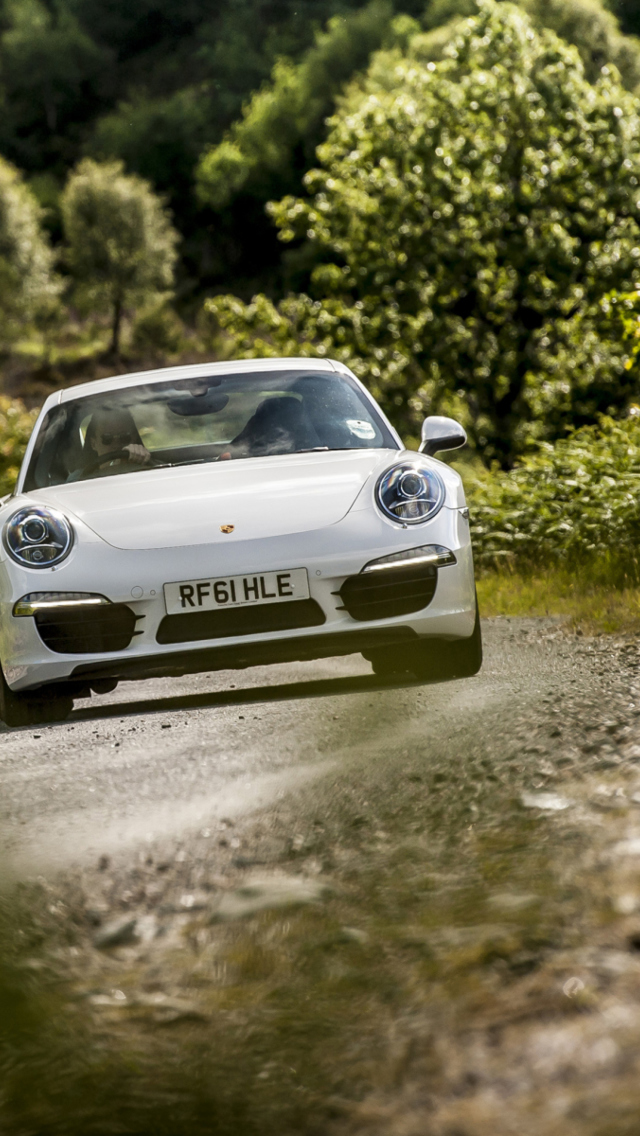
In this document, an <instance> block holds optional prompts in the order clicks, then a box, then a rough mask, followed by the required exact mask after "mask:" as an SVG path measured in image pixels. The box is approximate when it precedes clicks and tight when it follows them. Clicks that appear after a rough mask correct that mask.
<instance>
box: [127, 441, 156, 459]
mask: <svg viewBox="0 0 640 1136" xmlns="http://www.w3.org/2000/svg"><path fill="white" fill-rule="evenodd" d="M124 448H125V450H126V451H127V453H128V454H130V455H131V460H132V461H136V462H149V461H151V454H150V453H149V451H148V449H147V447H146V446H139V445H138V444H137V443H136V442H132V443H131V444H130V445H129V446H125V447H124Z"/></svg>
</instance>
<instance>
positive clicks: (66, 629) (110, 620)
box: [34, 604, 142, 655]
mask: <svg viewBox="0 0 640 1136" xmlns="http://www.w3.org/2000/svg"><path fill="white" fill-rule="evenodd" d="M141 618H142V617H141V616H137V615H136V614H135V612H133V611H132V610H131V608H130V607H127V605H126V604H105V605H104V607H85V606H80V607H68V608H58V610H57V611H56V609H55V608H54V609H52V610H50V611H39V612H37V613H36V615H35V616H34V619H35V622H36V627H37V628H38V633H39V635H40V638H41V639H42V642H43V643H44V644H45V646H46V647H48V648H49V650H50V651H56V652H58V653H59V654H61V655H93V654H98V653H100V652H101V651H124V649H125V648H126V647H128V646H129V644H130V643H131V640H132V639H133V636H134V635H135V633H136V621H137V620H138V619H141Z"/></svg>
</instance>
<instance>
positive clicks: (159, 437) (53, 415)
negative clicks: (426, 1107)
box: [24, 370, 398, 492]
mask: <svg viewBox="0 0 640 1136" xmlns="http://www.w3.org/2000/svg"><path fill="white" fill-rule="evenodd" d="M371 448H386V449H397V448H398V444H397V442H396V441H395V439H394V438H393V435H392V434H391V432H390V431H389V428H388V427H387V426H386V424H385V422H384V420H383V419H382V417H381V416H380V415H379V414H378V412H377V411H376V409H375V407H374V406H373V405H372V404H371V403H370V402H369V400H368V399H366V398H365V396H364V395H363V394H362V392H361V390H360V389H359V387H358V385H357V383H355V382H354V381H353V380H352V379H351V378H349V376H347V375H339V374H335V373H334V374H332V373H330V372H322V371H316V372H309V371H291V370H287V371H281V372H277V371H268V372H264V373H260V372H255V373H250V374H229V375H213V376H211V377H208V378H207V377H204V378H186V379H175V380H172V381H166V382H159V383H146V384H140V385H139V386H132V387H126V388H124V389H120V390H113V391H106V392H103V393H102V394H95V395H88V396H86V397H84V398H77V399H72V400H70V401H67V402H64V403H63V404H62V405H61V406H56V407H54V408H53V409H52V410H50V411H49V413H48V414H47V416H46V418H45V419H44V421H43V423H42V426H41V429H40V431H39V434H38V437H37V440H36V445H35V448H34V451H33V454H32V457H31V461H30V463H29V468H28V471H27V475H26V479H25V485H24V489H25V490H26V491H27V492H28V491H29V490H32V489H42V488H45V487H46V486H50V485H63V484H65V483H66V482H73V481H85V480H87V479H89V478H96V477H114V476H121V475H122V474H125V473H130V472H133V471H138V472H139V471H140V470H141V469H142V470H148V471H149V472H150V473H152V471H153V470H154V469H159V468H163V467H167V466H172V465H188V464H199V463H204V462H214V461H228V460H233V459H240V458H255V457H267V456H270V455H276V454H292V453H303V452H305V451H314V450H317V451H322V450H360V449H371Z"/></svg>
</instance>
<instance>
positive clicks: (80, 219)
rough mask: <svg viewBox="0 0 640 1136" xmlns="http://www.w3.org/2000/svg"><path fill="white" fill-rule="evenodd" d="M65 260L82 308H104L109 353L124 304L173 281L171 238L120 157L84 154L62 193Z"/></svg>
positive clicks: (116, 341)
mask: <svg viewBox="0 0 640 1136" xmlns="http://www.w3.org/2000/svg"><path fill="white" fill-rule="evenodd" d="M62 218H63V224H64V233H65V238H66V242H67V248H66V257H67V262H68V264H69V267H70V269H71V271H72V272H73V274H74V276H75V277H76V279H77V281H78V284H79V286H80V290H81V293H82V294H83V295H84V297H85V300H86V302H87V303H88V305H90V306H92V307H94V308H95V309H96V310H99V309H105V308H106V309H108V310H109V311H110V312H111V329H112V338H111V350H112V351H113V353H114V354H117V353H118V351H119V347H120V329H121V323H122V315H123V312H124V310H125V307H126V306H132V307H134V306H136V305H138V304H142V303H144V302H147V301H148V300H149V299H150V298H152V297H153V295H154V294H156V293H159V292H163V291H167V290H168V289H170V288H171V286H172V284H173V269H174V264H175V260H176V243H177V240H178V235H177V233H176V231H175V230H174V229H173V227H172V225H171V222H170V219H169V214H168V213H167V210H166V209H165V207H164V206H163V204H162V201H161V200H160V198H159V197H158V196H157V195H156V194H154V193H153V191H152V189H151V187H150V186H149V184H148V183H147V182H145V181H143V180H142V178H139V177H137V176H135V175H127V174H125V173H124V172H123V167H122V163H121V162H106V163H104V164H100V163H98V162H94V161H92V159H90V158H86V159H84V161H82V162H81V163H80V164H79V166H78V167H77V169H76V170H75V172H74V173H73V174H72V175H71V177H70V178H69V181H68V183H67V185H66V188H65V191H64V194H63V196H62Z"/></svg>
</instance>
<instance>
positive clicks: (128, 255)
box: [0, 0, 640, 470]
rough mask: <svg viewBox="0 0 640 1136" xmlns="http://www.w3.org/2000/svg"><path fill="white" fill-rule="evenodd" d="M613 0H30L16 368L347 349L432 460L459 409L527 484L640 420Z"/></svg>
mask: <svg viewBox="0 0 640 1136" xmlns="http://www.w3.org/2000/svg"><path fill="white" fill-rule="evenodd" d="M611 3H612V4H613V3H614V0H611ZM615 3H616V5H618V6H617V7H615V9H613V8H607V7H605V6H604V5H603V4H602V3H601V2H600V0H519V3H510V2H508V0H430V2H429V3H428V4H427V5H426V7H425V5H424V2H423V0H420V2H417V0H396V2H395V4H394V3H392V0H369V2H368V3H366V4H362V3H358V2H357V0H296V2H294V0H233V3H231V2H227V3H220V4H219V5H218V6H217V8H216V9H215V11H212V10H211V8H210V7H206V6H205V5H204V4H203V3H202V2H201V0H184V2H181V3H178V2H177V0H140V2H139V3H137V4H136V5H131V4H129V5H125V4H124V3H123V0H100V2H98V0H47V2H45V0H3V7H2V9H1V11H2V24H1V27H2V31H1V34H0V100H1V101H2V113H1V114H0V313H1V317H2V318H1V319H0V350H4V352H5V359H6V358H7V352H9V355H10V356H11V352H13V357H15V358H19V359H21V360H22V363H21V364H20V365H21V366H22V364H23V363H24V360H25V359H27V358H34V359H35V357H36V356H38V357H39V358H40V359H41V360H44V361H45V363H47V361H48V363H47V365H48V366H49V370H48V371H47V369H46V367H45V368H44V370H45V371H46V376H45V378H46V383H49V386H50V385H51V384H52V383H53V384H55V383H59V382H66V381H73V380H74V378H75V376H76V372H77V374H78V377H81V376H85V377H86V375H87V374H88V373H91V371H90V369H89V371H87V367H88V366H89V362H90V361H91V360H92V359H93V361H94V362H96V361H98V362H100V361H102V362H104V363H105V365H107V366H108V367H113V366H114V365H118V366H123V365H126V364H127V362H128V361H129V362H131V361H134V362H135V365H136V366H145V365H146V366H148V365H150V364H151V363H154V362H156V363H157V362H164V361H170V360H171V359H178V358H187V357H189V358H194V357H199V358H203V357H206V358H210V357H212V355H213V356H218V357H220V356H225V355H227V356H229V355H235V356H242V355H245V356H251V355H255V354H272V355H273V354H276V355H280V354H288V355H291V354H303V355H316V354H321V355H331V356H334V357H338V358H341V359H343V360H344V361H345V362H347V363H348V364H349V365H350V366H351V367H352V368H353V370H354V371H355V372H356V373H357V374H358V375H360V376H361V377H362V378H363V380H364V381H365V382H366V383H367V384H368V386H369V387H370V389H372V391H373V392H374V394H375V395H376V397H378V398H379V399H380V401H381V403H382V405H383V407H384V408H385V409H386V410H387V412H388V413H389V415H390V416H391V418H392V419H393V421H394V422H395V424H396V425H397V426H398V428H399V429H400V430H401V431H402V432H403V434H404V436H405V438H406V439H407V440H408V441H409V442H412V441H414V442H415V439H416V438H417V436H418V434H419V427H420V422H421V419H422V418H423V417H424V415H425V414H426V413H433V412H438V411H440V412H444V413H453V414H455V415H456V416H457V417H459V418H460V419H461V420H462V421H463V423H464V425H465V427H466V429H467V431H468V433H469V437H470V440H471V443H472V447H473V448H474V449H475V451H476V454H477V456H478V458H479V459H481V461H482V462H483V463H484V464H485V466H486V467H488V468H490V467H491V465H492V463H497V465H498V466H499V467H501V468H502V469H505V470H508V469H510V468H511V467H512V466H513V464H514V463H515V462H517V461H518V460H519V459H520V458H521V457H522V455H524V454H527V453H535V451H536V447H539V446H540V444H545V443H546V442H549V441H551V442H553V441H555V440H557V439H560V438H563V437H564V436H565V435H566V433H567V431H568V430H571V429H574V428H586V429H591V428H592V427H595V426H597V424H598V422H599V420H600V417H601V416H602V415H603V414H605V415H613V416H614V417H616V416H624V415H626V414H628V412H629V409H630V407H631V408H633V406H634V405H635V404H636V403H637V402H639V401H640V398H639V394H638V372H639V369H640V38H637V37H636V35H635V33H636V32H638V33H640V12H639V11H637V10H636V6H635V5H634V4H632V3H631V2H630V0H615ZM101 321H102V322H101ZM92 329H93V330H92ZM96 329H98V330H97V331H96ZM100 329H102V330H100ZM98 333H99V334H98ZM30 337H31V338H30ZM56 360H57V363H56V366H58V370H56V369H55V367H54V368H53V370H52V365H53V363H54V361H56ZM74 360H75V362H74ZM76 363H78V364H79V366H78V367H76V370H75V371H73V369H72V368H73V367H75V365H76ZM65 366H66V370H65V369H64V368H65ZM60 368H62V369H60ZM70 368H71V369H70ZM41 369H42V368H41ZM18 370H19V368H18ZM5 373H7V372H6V371H5ZM16 373H18V372H16ZM103 373H104V372H103ZM21 381H22V380H21ZM46 383H45V387H44V388H39V389H41V390H44V389H46ZM23 389H24V384H23V387H20V385H18V386H16V384H15V382H14V385H13V387H11V386H9V387H7V385H6V384H5V390H8V391H9V393H18V394H20V393H22V390H23ZM15 420H16V422H18V421H20V422H21V421H22V419H21V418H20V416H19V415H18V418H16V419H15ZM7 421H8V420H7ZM7 429H9V427H7ZM13 448H15V447H13V443H11V441H10V440H9V441H8V442H7V444H6V446H5V450H6V452H7V454H9V455H10V463H11V462H13V460H14V456H15V455H14V454H13ZM17 449H19V446H17Z"/></svg>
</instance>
